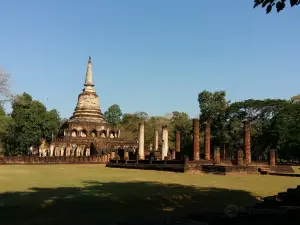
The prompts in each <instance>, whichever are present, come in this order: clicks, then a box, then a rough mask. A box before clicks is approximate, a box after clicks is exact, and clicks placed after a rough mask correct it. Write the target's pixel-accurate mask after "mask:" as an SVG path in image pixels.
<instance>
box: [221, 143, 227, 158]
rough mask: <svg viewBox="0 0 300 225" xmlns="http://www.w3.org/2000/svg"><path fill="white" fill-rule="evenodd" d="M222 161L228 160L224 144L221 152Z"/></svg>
mask: <svg viewBox="0 0 300 225" xmlns="http://www.w3.org/2000/svg"><path fill="white" fill-rule="evenodd" d="M221 152H222V153H221V155H222V159H226V144H225V143H224V144H223V146H222V151H221Z"/></svg>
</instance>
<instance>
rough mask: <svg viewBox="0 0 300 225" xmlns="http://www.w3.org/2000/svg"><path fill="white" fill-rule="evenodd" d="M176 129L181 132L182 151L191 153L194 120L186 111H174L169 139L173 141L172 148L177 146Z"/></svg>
mask: <svg viewBox="0 0 300 225" xmlns="http://www.w3.org/2000/svg"><path fill="white" fill-rule="evenodd" d="M176 131H179V132H180V140H181V143H180V147H181V150H180V151H181V152H184V153H186V154H189V153H190V151H191V150H192V140H193V139H192V120H191V119H190V118H189V116H188V114H186V113H184V112H177V111H175V112H173V116H172V118H171V120H170V129H169V136H170V137H169V139H170V141H171V146H170V148H171V149H172V148H175V141H176Z"/></svg>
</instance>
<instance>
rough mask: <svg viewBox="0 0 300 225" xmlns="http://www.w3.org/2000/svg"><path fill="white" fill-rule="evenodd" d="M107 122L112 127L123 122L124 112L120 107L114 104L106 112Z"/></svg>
mask: <svg viewBox="0 0 300 225" xmlns="http://www.w3.org/2000/svg"><path fill="white" fill-rule="evenodd" d="M104 118H105V120H106V121H107V122H108V123H109V124H110V125H112V126H117V125H119V124H120V123H121V120H122V110H121V108H120V106H119V105H117V104H114V105H112V106H110V107H109V108H108V109H107V111H106V112H104Z"/></svg>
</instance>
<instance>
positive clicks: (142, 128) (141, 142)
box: [139, 122, 145, 159]
mask: <svg viewBox="0 0 300 225" xmlns="http://www.w3.org/2000/svg"><path fill="white" fill-rule="evenodd" d="M139 126H140V128H139V131H140V133H139V156H140V159H144V158H145V149H144V148H145V146H144V141H145V140H144V139H145V124H144V122H141V123H140V124H139Z"/></svg>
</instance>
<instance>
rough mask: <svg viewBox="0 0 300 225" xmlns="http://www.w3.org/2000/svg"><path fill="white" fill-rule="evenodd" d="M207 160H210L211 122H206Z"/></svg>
mask: <svg viewBox="0 0 300 225" xmlns="http://www.w3.org/2000/svg"><path fill="white" fill-rule="evenodd" d="M219 150H220V149H219ZM205 160H210V122H206V123H205Z"/></svg>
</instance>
